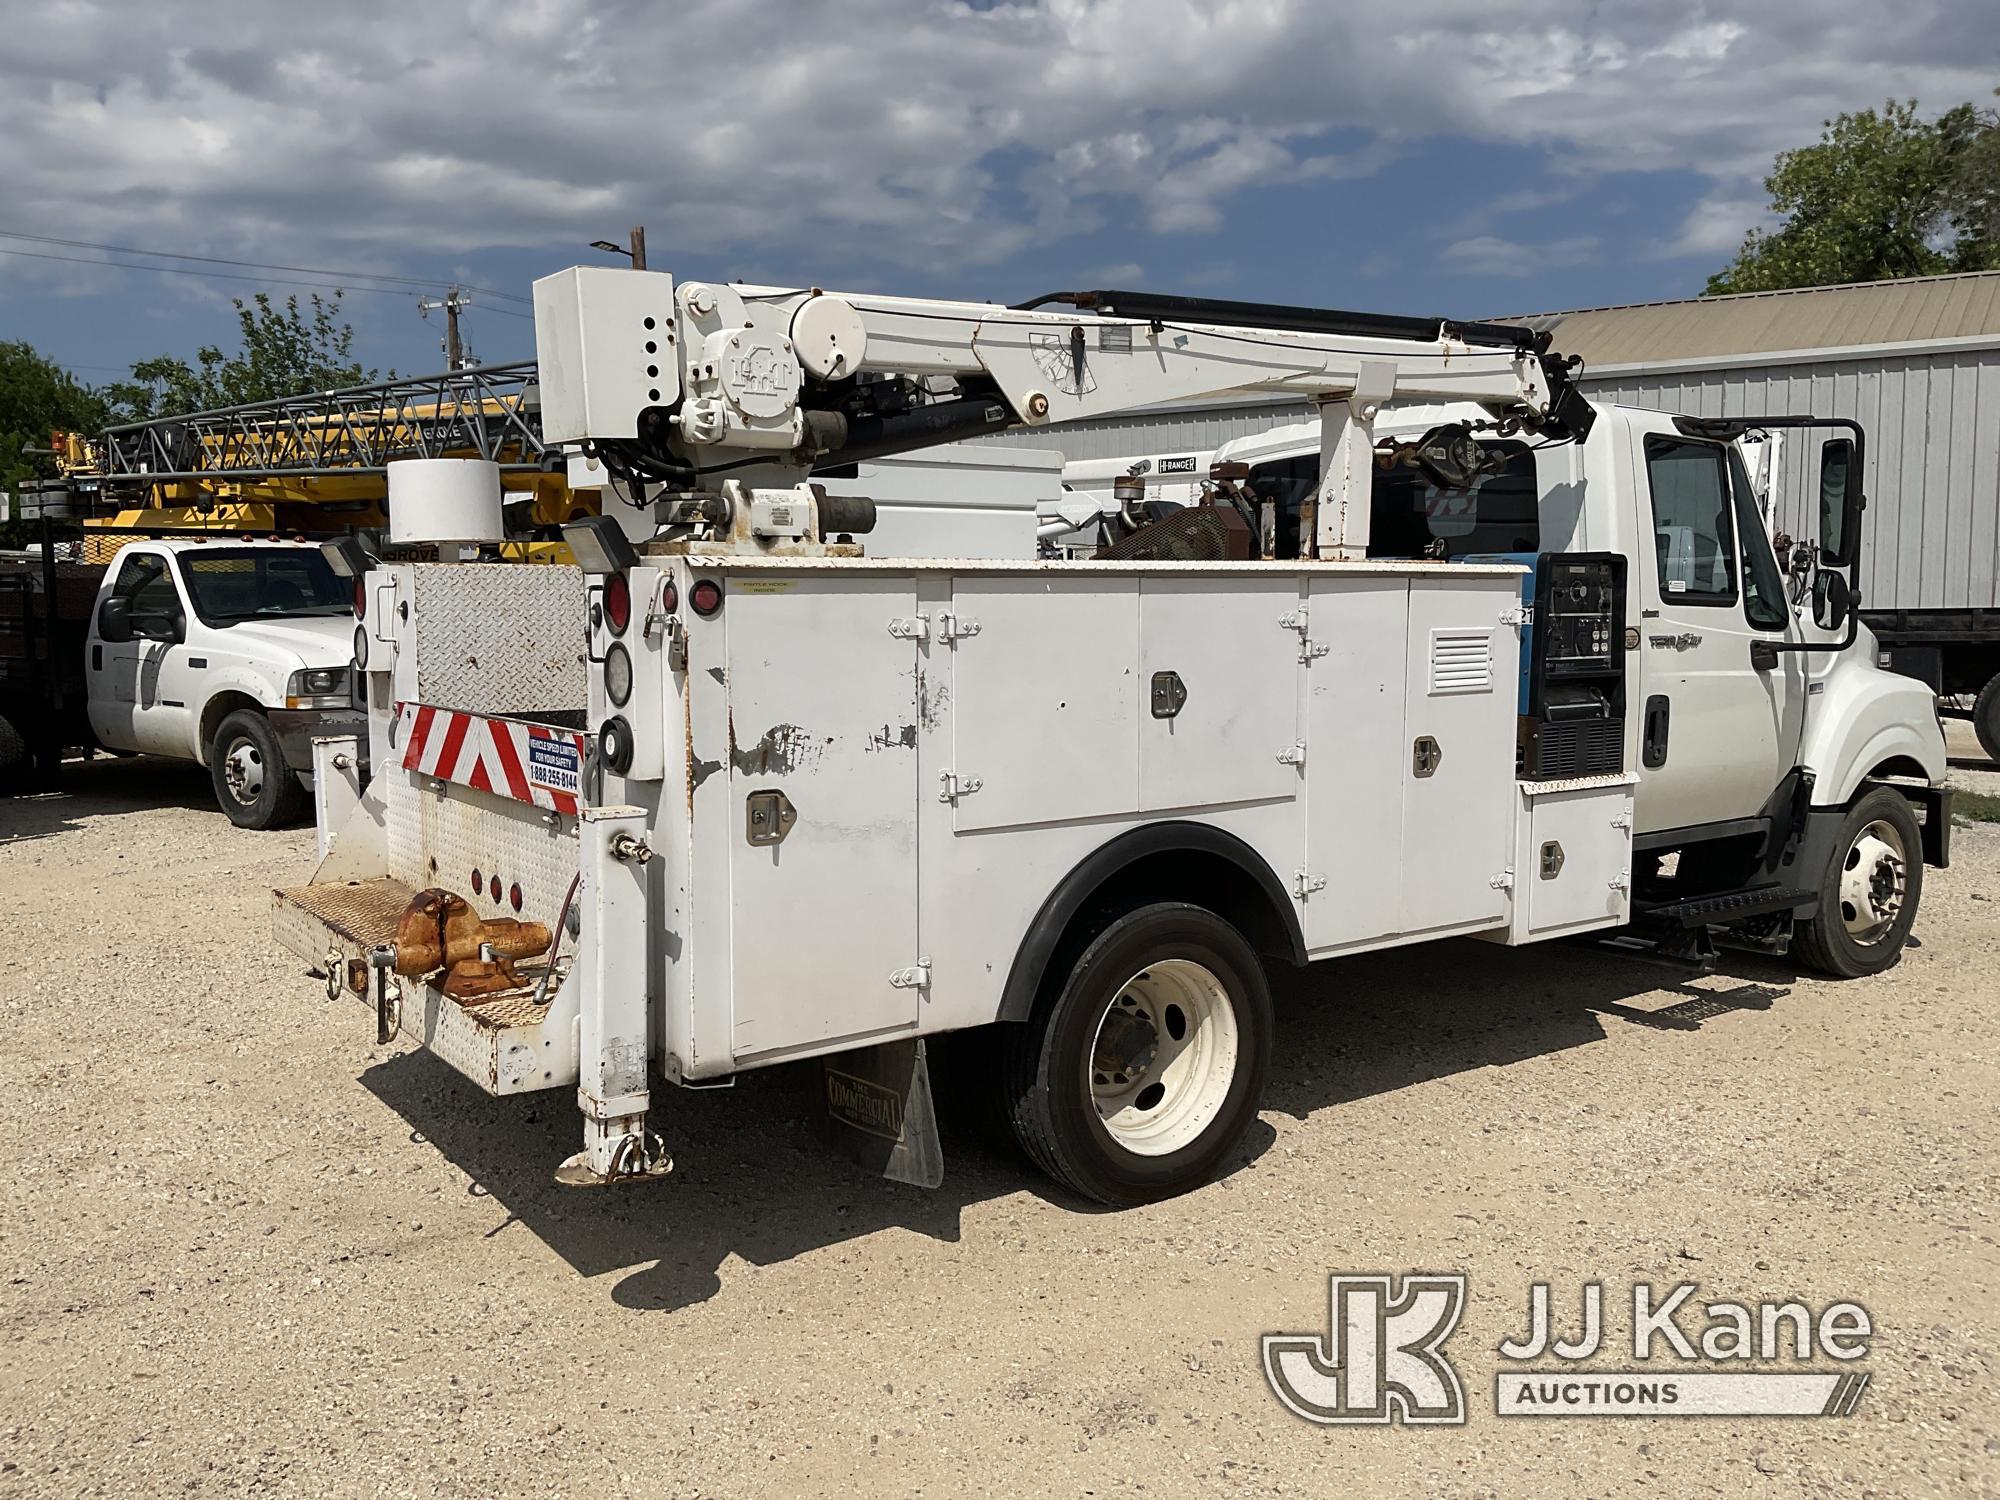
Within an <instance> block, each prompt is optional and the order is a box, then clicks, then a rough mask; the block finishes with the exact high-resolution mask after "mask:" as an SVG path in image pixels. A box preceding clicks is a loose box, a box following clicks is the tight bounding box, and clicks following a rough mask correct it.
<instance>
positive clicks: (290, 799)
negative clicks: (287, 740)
mask: <svg viewBox="0 0 2000 1500" xmlns="http://www.w3.org/2000/svg"><path fill="white" fill-rule="evenodd" d="M208 774H209V779H210V780H211V781H212V782H214V784H215V800H216V801H217V802H219V803H221V804H222V810H223V811H224V812H226V813H228V814H229V821H230V822H232V823H234V824H235V825H236V826H237V827H238V828H277V827H279V826H281V825H283V824H286V823H290V822H292V821H294V820H295V819H296V818H297V817H298V816H299V813H300V812H301V811H302V810H303V808H304V807H305V800H306V794H305V791H304V789H303V788H301V787H300V786H299V780H298V777H296V776H294V775H293V774H292V768H291V767H290V766H289V765H287V764H286V762H285V752H284V748H283V747H282V746H281V745H279V743H278V733H277V731H276V730H274V729H273V728H272V727H271V721H270V720H269V719H267V718H265V717H264V716H263V715H262V714H260V713H258V712H257V711H256V710H255V709H253V708H239V709H238V710H236V712H235V713H233V714H231V715H229V717H228V718H226V719H224V720H223V721H222V722H221V723H220V724H218V725H217V726H216V729H215V738H214V739H213V740H211V741H210V742H209V747H208Z"/></svg>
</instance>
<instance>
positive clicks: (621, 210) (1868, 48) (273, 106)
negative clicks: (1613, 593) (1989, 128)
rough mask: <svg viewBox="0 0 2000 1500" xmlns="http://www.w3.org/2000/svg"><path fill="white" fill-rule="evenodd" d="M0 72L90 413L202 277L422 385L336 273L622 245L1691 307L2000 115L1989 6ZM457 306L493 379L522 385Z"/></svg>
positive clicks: (44, 298) (15, 186)
mask: <svg viewBox="0 0 2000 1500" xmlns="http://www.w3.org/2000/svg"><path fill="white" fill-rule="evenodd" d="M0 36H4V37H5V42H4V43H3V44H0V138H4V140H5V141H6V143H7V146H6V149H5V150H4V151H0V251H4V252H5V253H0V338H26V339H29V340H31V341H32V342H34V343H35V344H37V345H38V346H40V347H42V348H44V349H45V350H47V351H48V352H49V353H51V354H52V355H53V356H54V357H56V358H58V359H60V360H62V361H63V362H65V363H67V364H70V365H71V366H73V367H74V368H76V370H77V371H78V373H79V374H80V375H82V376H84V377H85V378H87V379H91V380H102V379H107V378H111V377H112V376H113V375H114V374H115V373H116V371H117V370H118V369H120V368H122V367H124V366H126V365H128V364H129V363H130V362H131V361H132V360H133V359H135V358H139V357H142V356H145V355H149V354H153V353H158V352H162V351H175V352H190V351H191V350H192V348H193V347H194V346H195V345H196V344H197V343H199V342H201V341H202V340H204V339H213V338H217V337H222V336H224V335H226V334H227V332H228V330H229V329H230V327H231V326H232V324H231V321H230V313H229V302H228V299H229V297H230V296H231V295H244V294H247V293H248V292H251V291H255V290H258V289H259V287H258V286H257V285H256V284H254V283H251V282H247V281H242V280H230V279H225V275H242V276H251V275H261V276H266V277H270V278H274V279H280V280H282V279H286V278H289V279H291V280H298V281H313V282H326V281H328V280H329V278H328V277H325V276H322V275H317V274H308V273H316V272H321V271H327V270H331V271H334V272H337V273H339V275H338V276H335V277H333V278H331V279H332V280H333V281H335V282H338V283H341V284H345V285H346V286H348V287H349V288H350V292H349V296H348V299H347V305H348V308H349V310H350V312H351V315H352V317H353V320H354V322H355V324H356V325H357V327H358V328H359V330H360V335H361V336H360V341H359V352H362V353H363V354H364V355H365V356H366V359H367V361H368V362H369V363H371V364H376V365H381V366H394V367H396V368H398V369H400V370H403V371H405V372H412V373H414V372H419V371H428V370H431V369H435V368H438V367H439V366H440V365H441V364H442V360H441V357H440V355H439V353H438V342H437V341H438V335H439V328H438V324H437V322H436V321H435V316H436V315H435V314H433V319H432V321H430V322H424V321H421V320H420V319H419V317H418V315H417V310H416V298H417V297H418V296H419V295H421V292H420V289H419V287H417V286H415V285H410V284H406V283H404V282H400V281H391V280H387V279H375V280H369V281H363V280H361V279H360V273H371V274H372V275H373V276H374V277H377V278H390V277H401V278H411V279H412V280H413V281H423V282H428V283H431V284H432V285H433V288H434V289H438V288H441V287H442V285H443V284H444V283H445V282H447V281H449V280H451V279H453V278H457V279H459V280H461V281H465V282H470V283H473V284H475V285H477V286H480V287H483V288H491V289H493V291H494V292H501V293H508V294H511V295H512V296H514V297H520V296H523V295H525V293H526V291H527V289H528V284H529V282H530V281H531V280H532V279H533V278H534V277H535V276H538V275H541V274H543V273H545V272H548V271H550V270H554V269H558V268H560V267H561V266H563V265H567V264H570V263H572V262H574V261H576V260H588V259H593V258H600V259H601V257H596V256H594V253H593V252H592V251H590V250H588V249H587V248H585V246H586V242H587V241H589V240H592V239H600V238H610V239H617V240H622V239H623V238H624V234H625V231H626V230H627V229H628V228H629V227H630V226H631V225H633V224H644V225H645V226H646V228H647V234H648V242H649V250H650V255H651V259H652V262H653V265H654V267H655V268H656V269H669V270H673V271H676V272H678V273H682V274H687V275H701V276H707V277H727V278H732V279H734V278H739V277H740V278H744V279H748V280H752V281H758V280H763V281H774V282H781V283H794V282H797V283H805V282H811V283H816V284H819V285H823V286H834V287H843V286H844V287H850V288H854V289H857V290H860V289H865V290H882V291H897V292H920V293H940V294H949V295H956V296H967V297H977V298H993V299H997V300H1008V301H1012V300H1018V299H1020V298H1022V297H1025V296H1028V295H1031V294H1034V293H1040V292H1045V291H1051V290H1056V289H1059V288H1068V287H1076V286H1132V285H1142V286H1145V287H1147V288H1151V289H1157V290H1163V291H1177V292H1189V293H1201V294H1207V295H1213V296H1224V297H1250V298H1264V299H1270V300H1277V301H1289V302H1307V303H1315V304H1319V305H1325V306H1336V307H1341V306H1344V307H1357V308H1369V309H1384V310H1398V311H1406V312H1423V313H1450V314H1454V315H1461V316H1476V315H1491V314H1500V313H1507V312H1520V311H1530V310H1538V309H1545V308H1559V307H1574V306H1587V305H1594V304H1600V303H1604V302H1622V301H1634V300H1643V299H1647V298H1655V297H1668V296H1676V295H1682V294H1687V293H1692V292H1695V291H1698V290H1699V289H1700V287H1701V284H1702V280H1703V278H1704V277H1705V276H1706V274H1707V273H1708V272H1709V271H1711V270H1713V269H1715V268H1716V267H1717V266H1719V265H1720V264H1721V263H1723V262H1724V261H1725V260H1727V258H1728V256H1729V254H1730V252H1731V250H1732V249H1733V248H1734V246H1735V245H1736V243H1737V242H1738V240H1739V239H1740V237H1741V235H1742V233H1743V231H1744V230H1745V228H1747V227H1748V226H1749V225H1750V224H1752V223H1754V222H1755V221H1756V220H1757V217H1758V211H1759V206H1760V203H1761V194H1760V192H1759V179H1760V178H1761V177H1762V175H1763V174H1764V172H1765V171H1767V170H1768V168H1769V164H1770V159H1771V156H1772V153H1773V152H1775V151H1777V150H1779V149H1782V148H1784V147H1786V146H1789V145H1797V144H1803V143H1805V142H1807V141H1809V140H1811V139H1813V138H1814V136H1815V135H1816V134H1817V131H1818V128H1819V125H1820V122H1821V121H1822V120H1823V119H1825V118H1826V117H1827V116H1829V115H1831V114H1834V113H1837V112H1839V111H1841V110H1845V109H1854V108H1860V107H1863V106H1867V105H1870V104H1879V103H1880V102H1881V100H1882V99H1883V98H1884V97H1886V96H1889V95H1895V96H1898V97H1905V96H1914V97H1916V98H1917V99H1918V100H1919V101H1920V102H1921V103H1922V105H1923V106H1924V107H1925V109H1926V110H1927V111H1929V112H1936V111H1937V110H1940V109H1942V108H1944V107H1946V106H1947V105H1950V104H1952V103H1955V102H1958V101H1961V100H1965V99H1978V100H1982V101H1985V100H1988V99H1989V98H1990V92H1991V90H1992V89H1993V87H1994V86H1995V85H1996V84H2000V25H1996V24H1995V22H1994V12H1993V3H1992V0H1902V3H1899V4H1897V5H1895V6H1894V7H1892V8H1890V9H1888V10H1885V9H1884V7H1883V6H1882V5H1881V4H1880V3H1879V0H1869V3H1850V0H1761V3H1738V4H1726V5H1725V4H1709V5H1700V4H1694V5H1689V4H1659V3H1613V0H1606V3H1578V0H1536V3H1515V0H1402V3H1400V4H1398V5H1393V6H1386V7H1385V6H1373V5H1370V6H1363V5H1359V4H1350V3H1347V0H837V3H832V0H824V3H816V0H657V3H647V0H598V3H586V0H494V3H488V0H430V3H423V4H411V3H402V4H374V3H368V0H345V3H340V4H329V3H324V0H322V3H318V4H312V5H305V4H299V3H295V0H261V3H260V0H198V3H184V0H152V3H149V4H147V5H144V6H137V5H131V4H113V3H96V0H0ZM29 236H37V237H40V238H29ZM51 241H70V242H75V243H71V244H58V243H50V242H51ZM90 245H111V246H120V247H129V248H130V249H136V250H148V251H174V252H179V253H181V254H183V255H187V256H210V257H217V258H220V259H224V260H237V261H255V262H265V263H272V264H276V265H282V266H288V267H300V268H307V273H302V272H300V271H296V270H294V271H278V270H261V271H260V270H253V269H249V268H243V267H231V266H226V265H219V264H214V263H212V262H202V261H195V260H180V261H166V260H158V259H154V260H150V261H148V262H146V263H148V264H152V265H155V266H163V265H165V266H175V267H178V268H179V271H180V272H183V273H186V272H203V273H214V274H199V275H197V274H164V273H159V272H149V271H137V270H113V269H106V268H105V267H104V266H103V265H101V264H99V265H86V264H78V263H77V259H83V260H98V261H103V260H122V261H126V262H132V261H135V260H140V259H142V258H141V257H137V256H134V255H131V254H107V253H106V252H103V251H100V250H96V249H91V248H84V247H85V246H90ZM57 257H69V258H67V259H65V258H57ZM262 289H264V290H268V291H270V292H273V293H274V294H277V295H280V296H282V295H284V294H286V293H288V292H297V293H299V294H300V295H305V294H306V293H307V292H308V291H310V290H311V288H309V287H303V286H299V287H291V286H282V285H270V286H265V287H263V288H262ZM473 301H474V303H475V306H474V307H473V309H472V310H471V311H469V312H468V313H467V314H466V329H467V333H468V338H469V342H470V343H471V346H472V348H473V349H474V351H475V352H476V353H477V354H478V355H479V356H480V357H482V358H484V359H487V360H500V359H506V358H514V357H523V356H526V355H528V354H530V353H531V352H532V339H531V336H530V324H529V322H528V321H527V320H526V318H525V317H524V316H522V314H523V313H524V312H525V308H524V306H523V304H522V303H521V302H519V301H510V300H506V299H505V298H503V297H500V296H496V295H489V294H487V293H475V294H474V296H473Z"/></svg>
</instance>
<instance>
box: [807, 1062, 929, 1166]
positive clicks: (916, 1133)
mask: <svg viewBox="0 0 2000 1500" xmlns="http://www.w3.org/2000/svg"><path fill="white" fill-rule="evenodd" d="M820 1067H821V1080H822V1083H821V1096H822V1099H823V1100H824V1102H825V1105H826V1114H825V1120H826V1125H825V1132H824V1133H825V1135H826V1138H827V1144H828V1145H830V1146H831V1147H833V1149H834V1150H835V1151H837V1152H839V1153H840V1154H841V1155H842V1156H844V1157H846V1158H847V1159H848V1160H849V1161H851V1162H853V1163H854V1164H855V1165H856V1166H859V1167H863V1168H866V1169H867V1170H868V1171H870V1172H874V1173H876V1174H878V1175H880V1176H883V1177H886V1178H888V1179H889V1180H890V1181H891V1182H907V1183H909V1184H911V1185H912V1186H914V1187H925V1188H934V1187H936V1186H937V1185H938V1184H939V1183H941V1182H943V1181H944V1142H943V1141H941V1140H940V1139H939V1138H938V1127H937V1111H936V1109H935V1108H933V1107H932V1104H931V1072H930V1065H929V1063H928V1062H927V1061H926V1060H925V1056H924V1039H923V1038H922V1037H916V1038H914V1039H913V1040H910V1041H904V1042H882V1043H880V1044H878V1045H877V1046H873V1047H863V1048H861V1049H860V1050H858V1051H855V1052H842V1053H838V1054H836V1055H835V1056H833V1057H828V1058H822V1059H821V1063H820Z"/></svg>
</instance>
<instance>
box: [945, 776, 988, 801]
mask: <svg viewBox="0 0 2000 1500" xmlns="http://www.w3.org/2000/svg"><path fill="white" fill-rule="evenodd" d="M938 781H939V783H940V786H939V790H938V801H940V802H956V801H957V800H958V799H959V798H960V797H970V796H971V795H972V794H973V793H974V792H976V791H978V790H979V789H980V788H981V787H983V786H985V785H986V783H985V782H983V781H981V780H980V779H979V778H978V777H977V776H963V777H962V776H960V775H959V774H958V773H957V772H956V771H940V772H938Z"/></svg>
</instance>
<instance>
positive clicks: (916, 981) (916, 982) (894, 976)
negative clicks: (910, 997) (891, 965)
mask: <svg viewBox="0 0 2000 1500" xmlns="http://www.w3.org/2000/svg"><path fill="white" fill-rule="evenodd" d="M930 987H931V961H930V960H929V959H928V958H920V959H918V960H917V961H916V962H915V963H914V964H912V965H911V966H910V967H909V968H907V969H894V970H891V971H890V974H889V988H890V989H892V990H927V989H929V988H930Z"/></svg>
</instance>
